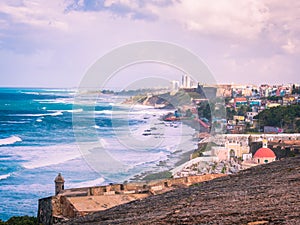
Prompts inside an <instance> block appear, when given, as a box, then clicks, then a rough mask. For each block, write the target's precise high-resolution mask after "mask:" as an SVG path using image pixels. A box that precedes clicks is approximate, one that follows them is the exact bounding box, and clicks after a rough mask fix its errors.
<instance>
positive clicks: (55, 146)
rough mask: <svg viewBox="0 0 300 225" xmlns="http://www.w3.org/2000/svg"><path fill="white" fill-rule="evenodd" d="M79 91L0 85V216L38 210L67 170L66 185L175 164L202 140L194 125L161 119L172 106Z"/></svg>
mask: <svg viewBox="0 0 300 225" xmlns="http://www.w3.org/2000/svg"><path fill="white" fill-rule="evenodd" d="M77 96H78V93H77V91H76V90H72V89H28V88H0V126H1V129H0V202H1V204H0V219H2V220H7V219H9V218H10V217H12V216H22V215H29V216H36V215H37V206H38V199H39V198H44V197H47V196H51V195H53V194H54V178H55V177H56V176H57V174H58V173H59V172H61V173H62V175H63V177H64V178H65V188H74V187H86V186H95V185H105V184H108V183H119V182H124V181H128V180H129V179H130V178H133V177H134V176H135V175H138V174H141V173H152V172H159V171H164V170H167V169H171V168H173V167H174V166H175V163H176V162H177V161H179V160H180V156H181V155H182V154H183V153H185V152H187V151H190V150H192V149H194V148H196V142H195V141H194V140H193V134H194V132H195V131H194V130H193V129H192V128H190V127H188V126H186V125H184V124H182V123H181V122H176V123H175V122H170V123H165V122H163V121H161V120H160V117H161V116H162V115H163V114H166V113H168V112H170V110H158V109H154V108H151V107H147V106H141V105H138V104H132V105H125V104H122V102H124V100H125V99H126V98H128V96H118V95H105V94H100V95H98V94H96V95H95V93H93V94H92V93H91V94H89V93H87V94H85V95H84V96H85V98H84V101H83V100H82V99H81V100H80V101H78V99H76V98H77ZM171 111H172V110H171Z"/></svg>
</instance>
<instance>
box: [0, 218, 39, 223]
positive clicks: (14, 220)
mask: <svg viewBox="0 0 300 225" xmlns="http://www.w3.org/2000/svg"><path fill="white" fill-rule="evenodd" d="M37 223H38V220H37V218H36V217H33V216H13V217H11V218H10V219H9V220H7V221H6V222H4V221H2V220H0V225H36V224H37Z"/></svg>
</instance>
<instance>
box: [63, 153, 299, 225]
mask: <svg viewBox="0 0 300 225" xmlns="http://www.w3.org/2000/svg"><path fill="white" fill-rule="evenodd" d="M299 187H300V157H295V158H288V159H284V160H281V161H276V162H273V163H269V164H265V165H261V166H257V167H252V168H250V169H247V170H244V171H241V172H240V173H238V174H237V175H230V176H226V177H221V178H217V179H215V180H211V181H207V182H203V183H200V184H197V185H193V186H191V187H189V188H180V189H176V190H173V191H169V192H167V193H164V194H161V195H155V196H150V197H148V198H145V199H142V200H138V201H134V202H130V203H128V204H124V205H120V206H117V207H114V208H111V209H108V210H105V211H101V212H95V213H93V214H90V215H87V216H84V217H80V218H76V219H72V220H70V221H68V222H66V223H62V224H89V225H91V224H249V225H253V224H300V217H299V215H300V201H299V198H300V188H299Z"/></svg>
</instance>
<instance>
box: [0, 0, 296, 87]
mask: <svg viewBox="0 0 300 225" xmlns="http://www.w3.org/2000/svg"><path fill="white" fill-rule="evenodd" d="M147 40H157V41H165V42H169V43H173V44H176V45H179V46H181V47H183V48H186V49H188V50H190V51H192V52H193V53H194V54H196V55H197V56H198V57H199V58H200V59H202V60H203V61H204V62H205V63H206V65H207V66H208V67H209V68H210V70H211V71H212V73H213V76H214V78H215V80H216V81H217V83H236V84H261V83H270V84H282V83H300V79H299V71H300V63H299V59H300V57H299V56H300V1H297V0H286V1H282V0H243V1H239V0H218V1H208V0H65V1H64V0H51V1H47V0H0V59H1V60H0V68H1V70H0V72H1V75H0V86H4V87H77V86H78V85H79V84H80V82H81V79H82V78H83V76H84V75H85V73H86V72H87V70H88V69H89V68H90V67H91V65H93V63H95V62H96V61H97V60H98V59H99V58H100V57H102V56H103V55H105V54H106V53H108V52H110V51H111V50H112V49H115V48H117V47H119V46H122V45H126V44H128V43H132V42H137V41H147ZM134 67H135V66H134V65H133V66H132V68H131V69H128V70H127V74H128V76H129V73H135V76H136V77H135V79H138V76H141V77H147V76H152V75H154V76H162V77H163V76H166V77H170V79H173V77H172V74H174V73H175V74H177V75H178V76H181V71H178V70H174V68H171V69H170V68H166V66H161V65H158V66H155V65H149V68H148V69H145V68H147V66H144V67H143V66H141V67H140V68H141V69H136V68H134ZM128 76H127V75H126V73H125V72H123V73H122V75H119V78H118V79H115V82H112V83H111V85H112V86H114V85H115V86H120V85H122V82H125V81H128ZM168 79H169V78H167V80H168ZM126 85H127V84H126Z"/></svg>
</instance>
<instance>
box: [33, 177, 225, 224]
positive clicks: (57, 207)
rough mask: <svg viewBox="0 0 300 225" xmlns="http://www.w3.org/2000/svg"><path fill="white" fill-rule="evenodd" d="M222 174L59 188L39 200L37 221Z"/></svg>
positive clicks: (52, 220) (80, 213)
mask: <svg viewBox="0 0 300 225" xmlns="http://www.w3.org/2000/svg"><path fill="white" fill-rule="evenodd" d="M222 176H225V175H224V174H206V175H201V176H189V177H181V178H174V179H173V178H172V179H163V180H156V181H150V182H137V183H126V184H110V185H106V186H95V187H83V188H72V189H66V190H61V191H60V192H59V193H58V194H57V195H55V196H51V197H47V198H43V199H40V200H39V208H38V220H39V223H41V224H43V225H48V224H55V223H58V222H60V221H66V220H69V219H71V218H75V217H80V216H84V215H87V214H89V213H92V212H96V211H102V210H105V209H108V208H112V207H114V206H117V205H120V204H124V203H127V202H131V201H134V200H138V199H142V198H146V197H148V196H150V195H157V194H161V193H164V192H167V191H169V190H173V189H176V188H179V187H187V186H190V185H192V184H195V183H200V182H204V181H208V180H212V179H215V178H218V177H222Z"/></svg>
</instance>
